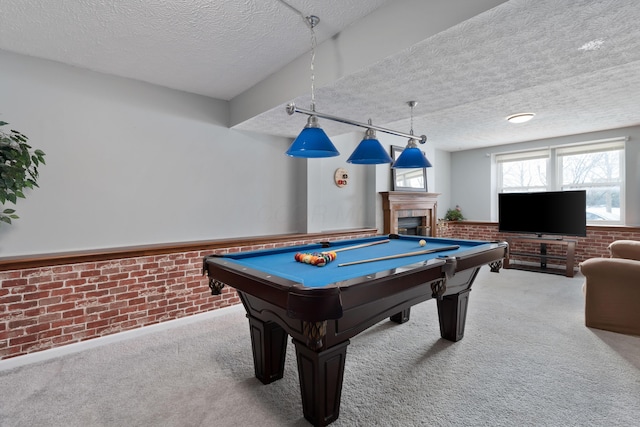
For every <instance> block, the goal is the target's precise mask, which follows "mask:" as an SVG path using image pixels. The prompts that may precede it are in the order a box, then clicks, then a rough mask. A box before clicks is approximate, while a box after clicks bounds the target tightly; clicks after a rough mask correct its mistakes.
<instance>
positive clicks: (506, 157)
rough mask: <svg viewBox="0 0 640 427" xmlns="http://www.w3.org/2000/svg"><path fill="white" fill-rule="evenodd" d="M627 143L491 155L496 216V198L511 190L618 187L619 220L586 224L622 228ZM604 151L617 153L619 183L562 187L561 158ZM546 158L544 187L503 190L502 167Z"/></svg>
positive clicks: (584, 144) (616, 141)
mask: <svg viewBox="0 0 640 427" xmlns="http://www.w3.org/2000/svg"><path fill="white" fill-rule="evenodd" d="M628 140H629V138H628V137H618V138H609V139H602V140H596V141H583V142H578V143H572V144H562V145H555V146H548V147H543V148H533V149H528V150H519V151H509V152H504V153H495V154H494V155H493V164H494V166H495V171H496V172H495V175H494V176H495V184H496V185H495V193H494V194H495V195H496V196H495V212H497V211H498V206H497V204H498V197H497V194H499V193H501V192H504V190H505V189H510V190H511V192H528V191H561V190H582V189H585V190H589V189H595V188H603V187H618V186H619V190H620V194H619V199H620V200H619V202H620V219H619V220H618V221H616V220H591V221H590V220H587V224H588V225H594V224H600V225H623V224H625V202H626V200H625V168H624V165H625V144H626V142H627V141H628ZM606 151H619V153H620V154H619V159H618V161H619V165H618V170H619V180H612V181H608V182H598V183H582V184H564V183H563V182H562V180H563V173H562V172H563V170H562V169H561V167H562V159H561V158H562V157H563V156H568V155H572V154H588V153H602V152H606ZM542 158H546V159H547V161H546V171H545V174H546V175H545V179H546V186H545V187H544V188H543V187H541V186H529V187H505V186H504V168H503V165H504V164H505V163H508V162H515V161H524V160H535V159H542Z"/></svg>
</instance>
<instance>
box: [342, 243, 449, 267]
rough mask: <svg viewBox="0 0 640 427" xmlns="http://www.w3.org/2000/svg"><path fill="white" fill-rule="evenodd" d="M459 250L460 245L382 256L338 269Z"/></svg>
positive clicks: (344, 265)
mask: <svg viewBox="0 0 640 427" xmlns="http://www.w3.org/2000/svg"><path fill="white" fill-rule="evenodd" d="M459 248H460V246H458V245H452V246H445V247H442V248H434V249H425V250H423V251H415V252H405V253H403V254H396V255H388V256H382V257H379V258H369V259H361V260H359V261H351V262H343V263H342V264H338V267H346V266H348V265H355V264H364V263H365V262H374V261H384V260H387V259H395V258H404V257H408V256H414V255H425V254H431V253H434V252H443V251H453V250H456V249H459Z"/></svg>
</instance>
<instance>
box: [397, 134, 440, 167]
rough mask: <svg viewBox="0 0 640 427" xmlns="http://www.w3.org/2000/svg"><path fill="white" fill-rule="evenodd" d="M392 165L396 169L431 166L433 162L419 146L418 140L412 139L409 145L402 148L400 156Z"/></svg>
mask: <svg viewBox="0 0 640 427" xmlns="http://www.w3.org/2000/svg"><path fill="white" fill-rule="evenodd" d="M391 167H392V168H396V169H413V168H430V167H431V163H430V162H429V160H427V157H426V156H425V155H424V153H423V152H422V150H420V149H419V148H418V147H417V145H416V140H415V139H410V140H409V143H408V144H407V147H406V148H405V149H404V150H402V153H400V157H398V159H397V160H396V162H395V163H394V164H393V165H391Z"/></svg>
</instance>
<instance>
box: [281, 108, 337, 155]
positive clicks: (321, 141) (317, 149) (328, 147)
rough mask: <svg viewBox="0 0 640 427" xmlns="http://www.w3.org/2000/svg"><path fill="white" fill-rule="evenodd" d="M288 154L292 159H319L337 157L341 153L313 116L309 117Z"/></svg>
mask: <svg viewBox="0 0 640 427" xmlns="http://www.w3.org/2000/svg"><path fill="white" fill-rule="evenodd" d="M286 154H287V156H291V157H304V158H318V157H335V156H338V155H339V154H340V152H339V151H338V150H337V149H336V147H335V146H334V145H333V143H332V142H331V140H330V139H329V137H328V136H327V134H326V133H325V132H324V131H323V130H322V128H320V127H319V126H318V118H317V117H316V116H313V115H312V116H309V118H308V119H307V124H306V125H305V127H304V129H302V132H300V135H298V137H297V138H296V139H295V140H294V141H293V143H292V144H291V146H290V147H289V149H288V150H287V153H286Z"/></svg>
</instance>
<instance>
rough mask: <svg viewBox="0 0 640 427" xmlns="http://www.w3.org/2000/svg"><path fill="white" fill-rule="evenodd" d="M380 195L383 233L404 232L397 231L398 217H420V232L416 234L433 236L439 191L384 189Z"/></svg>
mask: <svg viewBox="0 0 640 427" xmlns="http://www.w3.org/2000/svg"><path fill="white" fill-rule="evenodd" d="M380 195H381V196H382V211H383V213H384V232H385V233H387V234H404V233H399V232H398V219H399V218H420V224H421V226H420V230H421V231H422V232H418V233H416V234H422V235H425V236H435V233H436V223H437V218H436V208H437V205H438V196H439V195H440V194H439V193H421V192H417V191H385V192H381V193H380Z"/></svg>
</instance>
